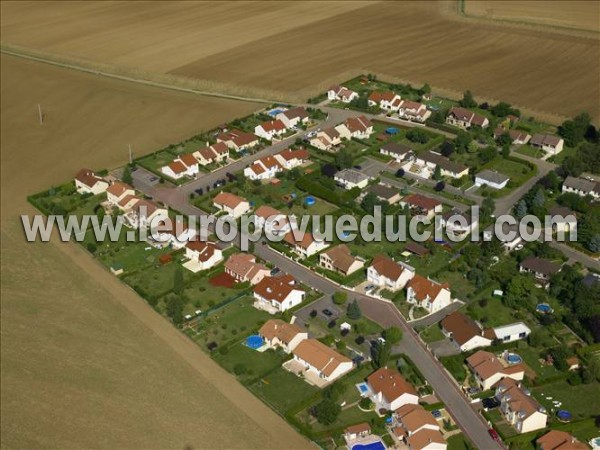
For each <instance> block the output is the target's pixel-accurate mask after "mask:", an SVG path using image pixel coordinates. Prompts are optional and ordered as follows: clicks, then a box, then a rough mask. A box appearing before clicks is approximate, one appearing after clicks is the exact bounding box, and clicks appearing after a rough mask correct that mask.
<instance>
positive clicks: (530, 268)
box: [519, 256, 561, 287]
mask: <svg viewBox="0 0 600 450" xmlns="http://www.w3.org/2000/svg"><path fill="white" fill-rule="evenodd" d="M560 269H561V266H560V264H556V263H554V262H552V261H549V260H547V259H543V258H536V257H533V256H530V257H529V258H526V259H524V260H523V261H521V264H520V266H519V271H520V272H522V273H532V274H533V276H534V277H535V281H536V283H537V284H539V285H540V286H543V287H547V286H548V285H549V284H550V278H551V277H552V275H554V274H556V273H558V272H560Z"/></svg>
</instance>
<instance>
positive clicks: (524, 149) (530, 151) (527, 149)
mask: <svg viewBox="0 0 600 450" xmlns="http://www.w3.org/2000/svg"><path fill="white" fill-rule="evenodd" d="M516 152H517V153H521V154H522V155H526V156H531V157H532V158H541V157H542V156H544V154H545V153H546V152H544V150H542V149H539V148H534V147H532V146H531V145H529V144H526V145H520V146H518V147H517V149H516Z"/></svg>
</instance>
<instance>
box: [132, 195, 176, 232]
mask: <svg viewBox="0 0 600 450" xmlns="http://www.w3.org/2000/svg"><path fill="white" fill-rule="evenodd" d="M124 218H125V221H126V222H127V223H128V224H129V226H131V227H132V228H148V226H150V225H151V224H157V225H158V224H159V223H160V222H161V221H165V220H168V219H169V211H167V209H166V208H163V207H161V206H158V205H157V204H156V203H154V202H153V201H150V200H139V199H137V201H136V202H135V203H134V204H133V206H132V207H131V209H129V210H128V212H127V213H126V214H125V216H124Z"/></svg>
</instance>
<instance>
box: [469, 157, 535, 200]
mask: <svg viewBox="0 0 600 450" xmlns="http://www.w3.org/2000/svg"><path fill="white" fill-rule="evenodd" d="M485 169H489V170H495V171H497V172H499V173H501V174H503V175H506V176H508V177H510V181H509V182H508V184H507V186H506V187H505V188H504V189H500V190H499V191H496V190H495V189H490V192H492V194H493V196H494V197H502V196H504V195H507V194H508V193H509V192H511V191H513V190H514V189H516V188H517V187H519V186H521V185H522V184H523V183H525V182H526V181H527V180H529V179H530V178H531V177H532V176H533V175H534V174H535V173H536V169H533V168H531V167H529V166H528V165H526V163H525V162H523V163H521V162H518V161H513V160H511V159H505V158H501V157H497V158H495V159H493V160H492V161H490V162H489V163H487V164H485V165H483V166H481V168H480V171H481V170H485ZM479 190H481V188H480V189H479Z"/></svg>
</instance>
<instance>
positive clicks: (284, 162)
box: [275, 148, 310, 170]
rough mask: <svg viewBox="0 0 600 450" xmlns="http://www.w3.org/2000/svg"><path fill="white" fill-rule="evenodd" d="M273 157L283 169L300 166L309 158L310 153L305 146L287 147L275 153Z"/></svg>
mask: <svg viewBox="0 0 600 450" xmlns="http://www.w3.org/2000/svg"><path fill="white" fill-rule="evenodd" d="M275 159H276V160H277V162H279V164H280V165H281V166H282V167H283V168H284V169H285V170H291V169H293V168H294V167H298V166H301V165H302V164H304V163H305V162H306V161H308V160H309V159H310V153H309V152H308V150H306V149H305V148H299V149H297V150H292V149H291V148H287V149H285V150H283V151H281V152H279V153H277V154H276V155H275Z"/></svg>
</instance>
